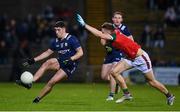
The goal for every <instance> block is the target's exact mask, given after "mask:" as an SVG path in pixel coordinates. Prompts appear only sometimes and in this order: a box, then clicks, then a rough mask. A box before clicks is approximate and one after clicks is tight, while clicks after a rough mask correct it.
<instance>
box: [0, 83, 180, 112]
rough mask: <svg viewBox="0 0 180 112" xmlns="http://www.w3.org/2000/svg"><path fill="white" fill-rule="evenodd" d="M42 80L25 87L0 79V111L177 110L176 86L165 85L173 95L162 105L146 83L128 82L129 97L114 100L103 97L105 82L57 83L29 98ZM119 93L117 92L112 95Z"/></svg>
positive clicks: (162, 99)
mask: <svg viewBox="0 0 180 112" xmlns="http://www.w3.org/2000/svg"><path fill="white" fill-rule="evenodd" d="M43 86H44V83H35V84H34V85H33V88H32V89H30V90H26V89H25V88H22V87H19V86H17V85H15V84H13V83H0V111H7V110H8V111H14V110H16V111H20V110H30V111H31V110H34V111H35V110H36V111H38V110H42V111H45V110H46V111H51V110H54V111H55V110H63V111H80V110H82V111H112V110H114V111H124V110H127V111H140V110H141V111H148V110H151V111H156V110H158V111H177V110H180V87H179V86H168V89H169V90H170V91H172V92H173V93H174V94H175V96H176V101H175V104H174V105H173V106H168V105H166V98H165V96H164V95H162V94H161V93H160V92H158V91H157V90H155V89H154V88H152V87H150V86H148V85H129V90H130V91H131V93H132V94H133V97H134V99H133V100H132V101H125V102H123V103H121V104H116V103H115V101H109V102H107V101H105V98H106V97H107V94H108V90H109V88H108V84H107V83H102V84H99V83H92V84H84V83H82V84H81V83H80V84H77V83H59V84H57V85H56V86H55V87H54V88H53V91H52V92H51V93H50V94H49V95H47V96H46V97H45V98H44V99H43V100H42V101H41V102H40V103H39V104H33V103H32V100H33V99H34V97H36V96H37V95H38V93H39V92H40V90H41V89H42V87H43ZM121 95H122V93H121V92H120V93H119V94H118V95H116V96H115V98H116V99H117V98H119V97H120V96H121Z"/></svg>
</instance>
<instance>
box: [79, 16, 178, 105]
mask: <svg viewBox="0 0 180 112" xmlns="http://www.w3.org/2000/svg"><path fill="white" fill-rule="evenodd" d="M77 21H78V22H79V24H80V25H81V26H83V27H84V28H85V29H87V30H88V31H90V32H91V33H92V34H94V35H95V36H96V37H99V38H102V39H105V40H109V41H110V44H112V46H113V47H115V48H116V49H119V50H121V51H123V52H124V54H125V55H126V56H127V58H129V59H130V60H131V61H128V60H126V59H124V60H122V61H120V62H119V63H118V64H117V65H116V66H115V67H114V68H113V70H112V71H111V75H112V76H113V77H114V78H115V79H116V81H117V82H118V83H119V84H120V86H121V88H122V89H124V88H127V86H126V84H125V83H124V80H123V79H122V77H121V76H119V74H120V73H122V72H123V71H125V70H127V69H129V68H132V67H134V68H136V69H138V70H140V71H141V72H143V73H144V74H145V77H146V79H147V81H148V83H149V84H150V85H151V86H152V87H154V88H156V89H157V90H159V91H160V92H161V93H163V94H164V95H165V96H166V97H167V104H168V105H173V103H174V100H175V96H174V95H173V94H171V93H170V92H169V91H168V90H167V88H166V87H165V86H164V85H163V84H161V83H160V82H159V81H157V80H156V79H155V77H154V73H153V70H152V65H151V60H150V58H149V56H148V54H147V53H146V52H145V51H144V50H143V49H141V46H140V45H139V44H137V43H136V42H134V41H133V40H131V39H129V38H127V37H126V36H125V35H124V34H122V33H121V32H119V31H118V30H115V28H114V26H113V24H111V23H107V22H105V23H104V24H103V25H102V29H101V31H99V30H97V29H96V28H94V27H92V26H90V25H88V24H86V23H85V22H84V20H83V18H82V17H81V16H80V15H79V14H77ZM124 99H125V97H122V98H120V99H118V100H117V101H116V103H120V102H122V101H124Z"/></svg>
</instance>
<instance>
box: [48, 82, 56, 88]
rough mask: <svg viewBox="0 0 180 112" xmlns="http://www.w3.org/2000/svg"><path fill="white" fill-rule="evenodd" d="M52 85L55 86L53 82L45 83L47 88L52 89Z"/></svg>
mask: <svg viewBox="0 0 180 112" xmlns="http://www.w3.org/2000/svg"><path fill="white" fill-rule="evenodd" d="M54 85H55V82H52V81H50V82H48V83H47V86H48V87H50V88H52V87H53V86H54Z"/></svg>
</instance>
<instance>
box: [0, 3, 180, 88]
mask: <svg viewBox="0 0 180 112" xmlns="http://www.w3.org/2000/svg"><path fill="white" fill-rule="evenodd" d="M115 11H121V12H123V13H124V15H123V18H124V21H123V23H124V24H125V25H127V26H128V28H129V30H130V31H131V33H132V35H133V37H134V40H135V41H137V42H138V43H139V44H140V45H141V46H142V48H143V49H144V50H146V51H147V52H148V53H149V55H150V58H151V60H152V64H153V66H154V68H153V69H154V72H155V74H156V78H157V79H158V80H159V81H161V82H162V83H164V84H168V85H179V83H180V50H179V49H180V44H179V43H180V1H179V0H1V1H0V81H1V82H9V81H11V82H13V81H14V80H15V79H17V78H19V77H20V75H21V73H22V72H24V71H25V70H28V71H30V72H32V73H35V72H36V70H37V69H38V68H39V67H40V65H41V63H42V62H44V61H45V60H44V61H42V62H38V63H36V64H35V65H33V66H31V67H30V68H23V67H22V66H21V62H22V60H23V59H26V58H28V57H35V56H37V55H38V54H40V53H42V52H43V51H45V50H46V49H47V48H48V47H49V41H51V39H52V38H55V34H54V32H53V29H52V27H51V26H52V25H53V23H54V22H55V21H56V20H65V21H66V22H67V23H68V32H70V33H71V34H73V35H76V36H77V37H78V39H79V41H80V42H81V45H82V46H83V49H84V57H83V58H82V59H81V62H80V66H79V67H78V70H77V72H76V74H75V75H74V76H72V77H71V78H70V79H69V80H67V82H70V81H71V82H103V80H102V79H101V76H100V74H101V65H102V64H103V59H104V56H105V49H104V47H103V46H102V45H101V44H100V40H99V39H96V38H94V37H93V38H91V37H92V36H93V35H91V34H90V33H88V32H87V31H85V30H84V29H82V28H81V27H80V26H78V24H77V23H76V21H75V18H74V16H75V14H76V13H80V14H81V15H82V16H83V17H84V18H85V20H86V22H87V23H88V24H90V25H92V26H95V27H96V28H100V26H101V24H102V23H104V22H106V21H108V22H111V18H112V14H113V12H115ZM54 56H56V55H53V56H52V57H54ZM52 75H53V72H47V73H46V75H45V76H43V78H42V79H41V80H40V82H44V81H47V80H48V79H49V78H50V77H51V76H52ZM124 76H125V77H127V78H128V79H129V80H130V82H131V83H140V84H141V83H145V79H144V77H143V75H142V74H141V73H140V72H139V71H137V70H134V69H132V70H130V71H127V72H125V73H124Z"/></svg>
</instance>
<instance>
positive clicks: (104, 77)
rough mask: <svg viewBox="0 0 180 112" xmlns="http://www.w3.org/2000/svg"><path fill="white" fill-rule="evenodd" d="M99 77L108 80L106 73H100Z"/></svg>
mask: <svg viewBox="0 0 180 112" xmlns="http://www.w3.org/2000/svg"><path fill="white" fill-rule="evenodd" d="M101 79H103V80H109V78H108V75H107V74H102V75H101Z"/></svg>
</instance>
